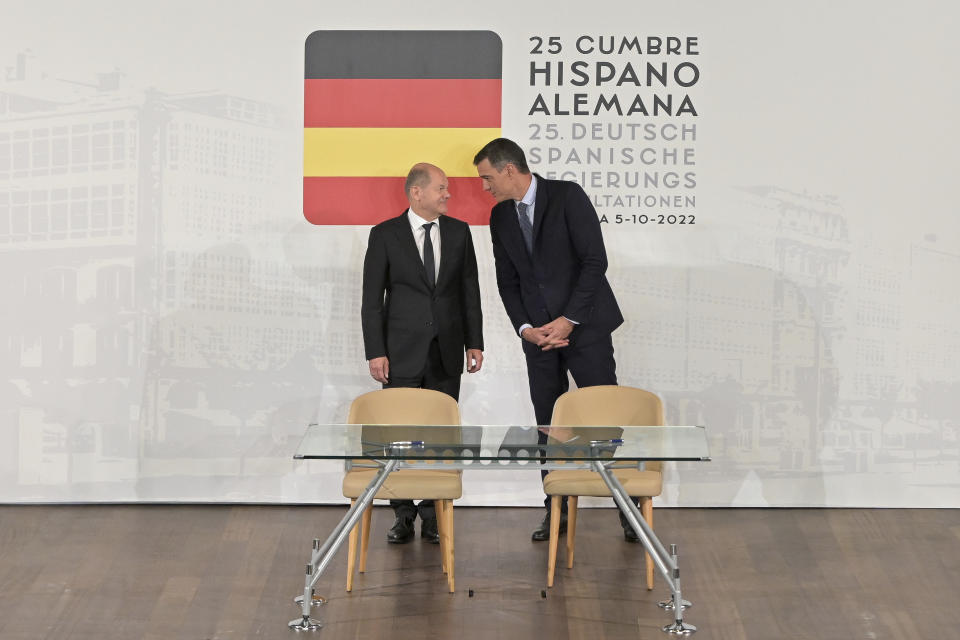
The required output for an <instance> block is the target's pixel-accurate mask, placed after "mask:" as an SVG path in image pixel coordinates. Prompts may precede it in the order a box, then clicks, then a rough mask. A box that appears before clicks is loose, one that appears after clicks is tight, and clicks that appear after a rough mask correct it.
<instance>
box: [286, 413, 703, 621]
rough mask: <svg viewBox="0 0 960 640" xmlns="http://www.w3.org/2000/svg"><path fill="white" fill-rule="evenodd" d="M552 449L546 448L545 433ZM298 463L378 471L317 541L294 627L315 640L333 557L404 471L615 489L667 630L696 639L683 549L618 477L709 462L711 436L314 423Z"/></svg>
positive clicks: (659, 429) (675, 429)
mask: <svg viewBox="0 0 960 640" xmlns="http://www.w3.org/2000/svg"><path fill="white" fill-rule="evenodd" d="M541 433H542V434H545V435H546V443H545V444H540V443H539V442H538V438H539V437H540V434H541ZM294 458H295V459H298V460H308V459H326V460H344V461H345V463H346V468H347V469H348V470H349V469H350V468H352V467H355V466H360V467H374V468H376V469H377V472H376V474H374V476H373V479H372V480H371V481H370V483H369V484H368V485H367V487H366V489H364V491H363V493H361V494H360V496H359V497H358V498H357V499H356V501H355V502H354V504H353V505H352V506H351V507H350V509H349V510H348V511H347V513H346V515H345V516H344V517H343V519H342V520H341V521H340V522H339V523H338V524H337V526H336V527H335V528H334V530H333V532H332V533H331V534H330V535H329V537H328V538H327V539H326V541H324V542H323V543H321V541H320V539H319V538H317V539H314V541H313V549H312V551H311V554H310V561H309V562H308V563H307V565H306V578H305V580H304V588H303V595H300V596H297V598H296V599H295V602H296V603H297V604H298V605H299V606H300V607H301V617H300V618H297V619H296V620H292V621H291V622H290V624H289V626H290V628H292V629H295V630H297V631H312V630H316V629H319V628H320V627H321V626H322V624H321V622H320V621H319V620H317V619H314V618H312V617H311V608H312V607H314V606H317V605H319V604H322V603H323V602H324V599H323V598H321V597H319V596H317V595H316V593H315V591H314V586H315V585H316V583H317V580H318V579H319V578H320V576H321V574H322V573H323V571H324V570H325V569H326V568H327V565H329V563H330V561H331V560H332V558H333V556H334V554H335V553H336V552H337V550H338V549H339V548H340V546H341V545H342V544H343V541H344V540H345V539H346V537H347V536H348V535H349V533H350V531H351V530H352V529H353V527H354V526H356V524H357V521H358V520H359V519H360V517H361V516H362V514H363V512H364V511H365V510H366V508H367V507H368V506H369V505H370V504H371V503H372V502H373V499H374V496H375V495H376V494H377V491H378V490H379V489H380V487H381V486H383V483H384V482H385V481H386V479H387V476H389V475H390V473H391V472H393V471H395V470H398V469H433V470H440V469H451V470H452V469H486V470H491V471H493V470H498V469H517V468H528V469H530V470H535V471H539V470H541V469H558V468H562V469H590V470H592V471H595V472H597V473H598V474H599V475H600V477H601V478H602V479H603V481H604V483H606V485H607V487H608V488H609V489H610V494H611V495H612V496H613V499H614V501H615V502H616V504H617V507H618V508H619V509H620V511H621V512H622V513H623V515H624V516H625V517H626V519H627V522H629V524H630V526H631V527H632V528H633V530H634V531H635V532H636V534H637V536H638V537H639V538H640V541H641V543H643V548H644V549H645V550H646V551H647V552H648V553H649V554H650V556H651V557H652V558H653V561H654V564H655V565H656V567H657V570H658V571H659V572H660V574H661V575H662V576H663V578H664V580H665V581H666V583H667V584H668V585H669V587H670V592H671V597H670V598H668V599H667V600H664V601H663V602H660V603H659V606H660V607H661V608H663V609H665V610H668V611H671V612H672V613H673V618H674V621H673V622H672V623H671V624H668V625H666V626H665V627H663V630H664V631H665V632H667V633H670V634H675V635H689V634H691V633H693V632H695V631H696V627H694V626H693V625H691V624H689V623H685V622H684V621H683V610H684V609H686V608H687V607H689V606H690V603H689V602H688V601H686V600H684V599H683V598H682V594H681V589H680V569H679V566H678V560H677V547H676V545H670V551H669V552H668V551H667V550H666V549H665V548H664V546H663V544H662V543H661V542H660V540H659V539H658V538H657V536H656V534H655V533H654V532H653V529H651V528H650V527H649V526H648V525H647V523H646V521H645V520H644V519H643V516H642V515H641V514H640V511H639V509H638V508H637V506H636V505H635V504H634V503H633V501H632V500H630V496H629V495H627V493H626V491H625V490H624V488H623V486H622V485H621V483H620V481H619V480H617V477H616V476H615V475H614V474H613V473H612V472H611V471H612V470H613V469H622V468H633V469H637V468H639V469H643V468H644V463H646V462H650V461H655V460H656V461H706V460H710V454H709V451H708V448H707V437H706V430H705V429H704V428H703V427H696V426H689V427H687V426H590V427H535V426H534V427H524V426H513V427H510V426H421V425H343V424H311V425H309V426H308V427H307V431H306V433H305V434H304V436H303V440H302V441H301V442H300V445H299V446H298V447H297V451H296V453H295V454H294Z"/></svg>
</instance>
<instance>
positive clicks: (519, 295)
mask: <svg viewBox="0 0 960 640" xmlns="http://www.w3.org/2000/svg"><path fill="white" fill-rule="evenodd" d="M535 207H536V208H535V210H534V215H533V255H532V256H531V255H529V254H528V253H527V248H526V246H525V245H524V242H523V236H522V235H521V232H520V223H519V222H518V220H517V209H516V206H515V205H514V202H513V200H506V201H505V202H500V203H498V204H497V205H496V206H495V207H494V208H493V211H491V213H490V233H491V235H492V236H493V256H494V258H495V259H496V268H497V287H498V288H499V290H500V298H501V299H502V300H503V305H504V307H506V310H507V315H508V316H510V322H512V323H513V327H514V329H515V330H519V329H520V327H521V326H523V325H524V324H527V323H529V324H531V325H533V326H534V327H538V326H541V325H544V324H546V323H547V322H550V321H551V320H555V319H556V318H558V317H559V316H565V317H566V318H568V319H570V320H573V321H575V322H578V323H579V326H577V327H576V328H575V329H574V332H573V333H572V334H571V336H570V340H571V345H574V344H576V343H580V344H583V343H586V342H589V341H590V340H591V339H593V338H596V337H601V336H605V335H609V334H610V333H611V332H612V331H613V330H614V329H616V328H617V327H618V326H620V325H621V324H622V323H623V315H622V314H621V313H620V307H619V306H618V305H617V300H616V298H615V297H614V295H613V290H612V289H611V288H610V284H609V283H608V282H607V277H606V276H605V275H604V273H605V272H606V270H607V253H606V250H605V249H604V246H603V234H602V233H601V231H600V222H599V220H598V218H597V212H596V210H595V209H594V208H593V205H592V204H591V203H590V199H589V198H588V197H587V194H586V193H584V192H583V189H581V188H580V185H578V184H576V183H575V182H565V181H561V180H546V179H544V178H542V177H541V176H539V175H538V176H537V201H536V205H535ZM526 346H527V343H526V342H524V347H525V348H526Z"/></svg>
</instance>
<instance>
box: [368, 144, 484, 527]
mask: <svg viewBox="0 0 960 640" xmlns="http://www.w3.org/2000/svg"><path fill="white" fill-rule="evenodd" d="M404 188H405V190H406V193H407V202H408V203H409V204H410V207H409V208H408V209H407V210H406V211H404V212H403V213H401V214H400V215H399V216H397V217H396V218H390V219H389V220H386V221H385V222H381V223H380V224H378V225H376V226H375V227H373V228H372V229H371V230H370V240H369V242H368V244H367V254H366V257H365V258H364V261H363V301H362V304H361V307H360V318H361V321H362V324H363V344H364V350H365V351H366V358H367V362H368V365H369V368H370V375H371V376H372V377H373V379H374V380H376V381H377V382H379V383H381V384H382V385H383V387H384V388H385V389H386V388H390V387H418V388H424V389H433V390H435V391H441V392H443V393H446V394H448V395H450V396H452V397H453V399H454V400H458V399H459V396H460V376H461V374H462V373H463V369H464V362H465V361H466V369H467V371H468V372H469V373H476V372H477V371H479V370H480V367H481V366H482V365H483V314H482V313H481V309H480V284H479V278H478V276H477V256H476V254H475V253H474V249H473V238H472V237H471V235H470V228H469V227H468V226H467V223H465V222H462V221H460V220H457V219H456V218H451V217H449V216H447V215H445V214H446V213H447V201H448V200H449V199H450V192H449V189H448V183H447V176H446V175H445V174H444V173H443V171H441V170H440V169H439V168H438V167H435V166H434V165H432V164H426V163H420V164H416V165H414V166H413V168H412V169H410V173H409V174H408V175H407V181H406V183H405V185H404ZM390 504H391V506H392V507H393V510H394V514H395V516H396V520H395V522H394V524H393V527H391V529H390V530H389V531H388V532H387V542H391V543H395V544H402V543H406V542H409V541H410V540H412V539H413V537H414V521H415V520H416V517H417V515H418V514H419V515H420V518H421V520H422V521H423V524H422V525H421V529H420V535H421V536H422V537H423V538H425V539H426V540H428V541H429V542H432V543H434V544H437V543H439V542H440V536H439V535H438V533H437V519H436V515H435V511H434V508H433V501H431V500H421V501H420V504H419V505H417V506H414V503H413V501H412V500H391V501H390Z"/></svg>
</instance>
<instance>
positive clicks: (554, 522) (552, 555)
mask: <svg viewBox="0 0 960 640" xmlns="http://www.w3.org/2000/svg"><path fill="white" fill-rule="evenodd" d="M561 499H562V496H550V549H549V553H548V554H547V586H548V587H552V586H553V574H554V572H555V571H556V569H557V546H558V545H559V543H560V500H561ZM568 517H569V516H568ZM568 526H569V525H568Z"/></svg>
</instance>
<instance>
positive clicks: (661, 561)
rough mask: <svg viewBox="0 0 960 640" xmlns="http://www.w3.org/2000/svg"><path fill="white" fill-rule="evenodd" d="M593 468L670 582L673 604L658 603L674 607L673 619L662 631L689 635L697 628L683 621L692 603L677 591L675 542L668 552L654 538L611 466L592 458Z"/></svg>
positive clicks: (678, 589) (655, 537) (678, 587)
mask: <svg viewBox="0 0 960 640" xmlns="http://www.w3.org/2000/svg"><path fill="white" fill-rule="evenodd" d="M593 470H594V471H596V472H597V473H599V474H600V477H601V478H603V481H604V483H606V485H607V488H608V489H610V494H611V495H612V496H613V500H614V502H616V503H617V506H618V507H619V508H620V512H621V513H623V515H624V517H625V518H626V519H627V522H629V523H630V526H631V527H632V528H633V530H634V532H636V534H637V536H638V537H639V538H640V542H642V543H643V547H644V549H646V551H647V552H648V553H649V554H650V556H651V557H652V558H653V562H654V564H655V565H656V566H657V569H658V570H659V571H660V574H661V575H662V576H663V578H664V580H666V582H667V584H668V585H669V586H670V591H671V593H672V597H671V605H672V606H670V607H669V608H668V607H666V606H664V605H663V603H661V606H663V608H664V609H667V610H669V611H673V618H674V621H673V623H672V624H668V625H667V626H665V627H663V631H664V632H666V633H669V634H672V635H690V634H692V633H694V632H696V630H697V628H696V627H695V626H693V625H692V624H685V623H684V622H683V610H684V609H686V608H688V607H690V606H692V605H691V604H690V603H689V602H687V601H686V600H684V599H683V597H682V593H681V591H680V568H679V566H678V565H677V555H676V545H671V547H670V549H671V552H672V553H671V554H667V550H666V549H665V548H664V547H663V543H661V542H660V539H659V538H657V535H656V534H655V533H654V532H653V529H651V528H650V526H649V525H648V524H647V522H646V520H644V519H643V516H642V515H641V514H640V510H639V509H637V505H635V504H633V501H632V500H631V499H630V496H629V495H628V494H627V491H626V489H624V488H623V485H622V484H620V481H619V480H617V477H616V476H615V475H614V474H613V473H611V471H610V469H609V468H608V467H607V466H606V465H605V464H604V463H602V462H600V461H594V462H593Z"/></svg>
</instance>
